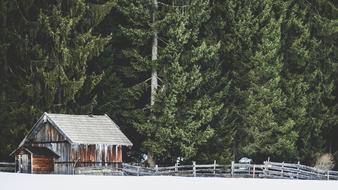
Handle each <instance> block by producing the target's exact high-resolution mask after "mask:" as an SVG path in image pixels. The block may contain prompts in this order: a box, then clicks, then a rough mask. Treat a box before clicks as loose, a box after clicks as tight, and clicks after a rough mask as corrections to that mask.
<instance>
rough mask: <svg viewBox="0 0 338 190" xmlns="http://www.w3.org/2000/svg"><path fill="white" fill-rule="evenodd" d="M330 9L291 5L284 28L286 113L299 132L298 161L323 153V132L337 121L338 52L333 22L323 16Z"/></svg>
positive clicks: (317, 3)
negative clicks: (337, 80) (337, 63)
mask: <svg viewBox="0 0 338 190" xmlns="http://www.w3.org/2000/svg"><path fill="white" fill-rule="evenodd" d="M332 6H333V4H331V3H330V2H329V1H307V2H293V3H290V4H289V7H288V12H287V17H286V19H285V22H284V25H283V34H284V37H283V46H284V47H283V56H284V61H285V63H284V68H283V70H284V80H285V91H286V93H287V95H288V97H289V99H288V102H287V104H288V107H289V109H288V114H289V115H291V117H293V118H295V119H294V120H295V124H296V130H297V131H298V132H299V137H300V138H299V139H298V141H297V147H298V151H299V159H301V160H305V161H307V162H314V159H315V157H316V156H317V155H318V154H320V153H321V152H322V151H323V150H324V147H323V146H324V143H325V140H324V139H323V133H322V132H323V130H326V128H328V127H330V126H331V125H334V123H335V121H336V119H335V118H336V117H335V116H334V115H335V114H334V110H335V103H334V102H333V101H334V97H333V95H334V94H333V92H334V83H335V82H334V81H335V75H336V72H337V67H336V62H337V59H336V58H335V57H336V56H335V55H334V52H336V50H337V49H336V46H335V41H336V40H332V41H331V39H334V38H336V36H335V35H334V33H335V32H334V29H333V28H332V26H333V24H334V21H333V20H330V17H328V18H327V17H323V16H322V14H325V13H324V12H326V10H327V9H328V10H330V9H331V10H332V11H333V12H334V9H333V8H332ZM325 7H326V8H325ZM330 7H331V8H330ZM318 10H321V11H320V12H321V13H320V12H318ZM323 10H325V11H323ZM329 12H330V11H329ZM331 13H332V12H331ZM332 37H333V38H332Z"/></svg>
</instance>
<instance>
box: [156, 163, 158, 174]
mask: <svg viewBox="0 0 338 190" xmlns="http://www.w3.org/2000/svg"><path fill="white" fill-rule="evenodd" d="M157 173H158V165H157V164H156V165H155V175H157Z"/></svg>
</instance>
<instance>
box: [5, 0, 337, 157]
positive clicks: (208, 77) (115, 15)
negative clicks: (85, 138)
mask: <svg viewBox="0 0 338 190" xmlns="http://www.w3.org/2000/svg"><path fill="white" fill-rule="evenodd" d="M153 14H154V15H155V16H156V19H155V22H154V20H153ZM337 19H338V5H337V2H336V1H333V0H307V1H303V0H297V1H282V0H277V1H273V0H251V1H249V0H226V1H215V0H210V1H208V0H187V1H177V0H162V1H158V7H157V8H156V6H154V0H143V1H139V0H118V1H113V0H112V1H110V0H55V1H43V0H25V1H24V0H16V1H10V0H0V25H1V26H0V72H1V73H0V80H1V84H0V90H1V94H0V134H1V138H2V139H1V140H0V150H1V151H0V159H8V153H9V152H10V151H11V150H13V149H14V148H15V146H16V145H17V143H18V142H19V141H20V140H21V139H22V137H23V136H24V134H25V132H27V130H28V129H29V128H30V127H31V126H32V124H33V122H34V121H35V120H36V118H37V117H39V116H40V114H41V113H42V112H44V111H47V112H61V113H74V114H87V113H91V112H93V113H96V114H103V113H107V114H109V115H110V116H111V117H112V118H113V119H114V120H115V121H116V122H117V123H118V124H119V125H120V126H121V127H122V130H124V132H126V134H127V136H128V137H129V138H130V139H131V140H132V142H133V143H134V147H133V149H132V150H131V152H136V154H138V155H139V154H140V153H142V152H143V153H150V154H152V155H153V156H155V159H156V161H157V162H158V163H161V164H172V163H173V162H175V161H176V158H177V157H183V158H185V159H186V161H187V162H190V161H192V160H198V161H199V162H211V161H213V160H217V162H218V163H229V162H230V161H232V160H237V159H238V158H240V157H242V156H248V157H251V158H253V159H254V161H255V162H260V161H263V160H265V159H267V157H271V159H272V160H278V161H290V162H294V161H297V160H300V161H302V162H305V163H314V162H313V161H314V159H316V157H318V156H319V155H320V154H322V153H325V152H331V153H332V154H337V151H338V141H337V138H336V136H337V133H338V123H337V121H338V120H337V116H336V115H337V111H336V110H337V96H338V91H337V85H338V81H337V77H336V76H337V74H338V72H337V66H338V56H337V53H338V44H337V43H338V39H337V37H338V29H337V27H338V22H337ZM155 32H156V33H157V34H158V56H157V57H158V59H157V60H156V61H152V43H153V37H154V34H155ZM154 69H155V70H156V71H157V74H158V83H159V87H158V89H157V93H156V96H155V104H154V105H153V106H151V105H150V99H151V98H150V97H151V94H150V93H151V92H150V91H151V90H150V81H151V80H150V77H151V74H152V71H153V70H154ZM131 160H132V159H131Z"/></svg>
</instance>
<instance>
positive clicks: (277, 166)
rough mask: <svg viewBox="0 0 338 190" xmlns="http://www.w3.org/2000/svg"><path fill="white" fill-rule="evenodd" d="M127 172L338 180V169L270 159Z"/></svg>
mask: <svg viewBox="0 0 338 190" xmlns="http://www.w3.org/2000/svg"><path fill="white" fill-rule="evenodd" d="M122 171H123V172H124V174H125V175H133V176H147V175H150V176H153V175H169V176H185V177H245V178H278V179H304V180H310V179H312V180H338V172H337V171H324V170H319V169H316V168H313V167H309V166H305V165H301V164H299V163H297V164H290V163H278V162H270V161H266V162H264V163H263V164H241V163H234V162H232V163H231V165H219V164H217V163H216V161H214V163H213V164H203V165H197V164H196V162H193V163H192V165H178V164H176V165H175V166H169V167H158V166H155V167H154V168H146V167H140V166H133V165H130V164H123V165H122Z"/></svg>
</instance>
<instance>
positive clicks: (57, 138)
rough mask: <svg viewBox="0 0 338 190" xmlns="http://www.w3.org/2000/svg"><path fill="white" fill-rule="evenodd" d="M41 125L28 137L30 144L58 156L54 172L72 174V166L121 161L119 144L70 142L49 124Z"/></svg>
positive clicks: (97, 164) (98, 164)
mask: <svg viewBox="0 0 338 190" xmlns="http://www.w3.org/2000/svg"><path fill="white" fill-rule="evenodd" d="M43 125H45V126H44V127H42V128H40V129H39V131H38V132H36V133H35V135H34V136H33V137H32V138H31V139H30V144H31V145H32V146H38V147H47V148H49V149H51V150H53V151H54V152H55V153H57V154H58V155H59V156H60V157H59V158H57V159H54V163H55V167H54V173H59V174H72V173H73V172H74V167H84V166H106V165H111V164H115V163H121V162H122V146H121V145H107V144H94V145H87V144H76V143H73V144H71V143H70V142H68V141H66V138H65V137H63V135H62V134H61V133H59V132H58V131H57V130H56V129H55V128H54V127H53V126H52V125H51V124H49V123H45V124H43ZM116 149H117V151H116ZM116 152H117V153H118V154H117V155H116Z"/></svg>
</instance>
